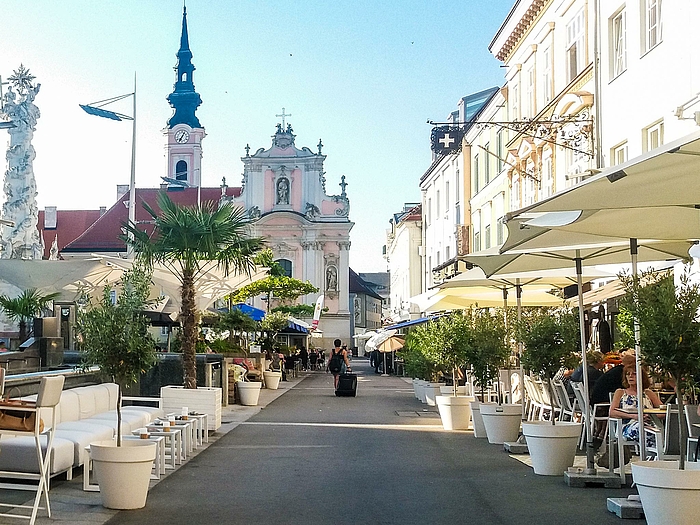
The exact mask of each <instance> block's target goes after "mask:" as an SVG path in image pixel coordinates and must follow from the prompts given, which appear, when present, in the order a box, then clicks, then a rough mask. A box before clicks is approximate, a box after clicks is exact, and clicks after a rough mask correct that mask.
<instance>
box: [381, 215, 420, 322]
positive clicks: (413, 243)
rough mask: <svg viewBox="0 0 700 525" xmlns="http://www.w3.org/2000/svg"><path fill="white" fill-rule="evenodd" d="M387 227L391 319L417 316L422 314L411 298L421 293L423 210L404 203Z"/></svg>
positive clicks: (405, 318) (406, 318)
mask: <svg viewBox="0 0 700 525" xmlns="http://www.w3.org/2000/svg"><path fill="white" fill-rule="evenodd" d="M389 223H390V224H391V228H390V229H389V230H387V236H386V237H387V242H386V255H385V257H386V261H387V267H388V269H389V275H390V278H391V283H390V286H389V290H390V292H389V293H390V296H389V312H388V317H390V318H391V320H392V322H395V323H396V322H399V321H406V320H410V319H415V318H417V317H418V315H419V314H420V311H419V310H418V307H417V306H416V305H415V304H412V303H411V302H410V300H409V299H410V298H411V297H413V296H415V295H419V294H420V293H421V290H422V287H421V283H422V280H421V277H422V271H421V255H420V254H421V247H422V246H421V242H422V235H423V230H422V224H423V214H422V210H421V205H420V204H415V203H412V204H405V205H404V209H403V211H402V212H401V213H395V214H394V216H393V217H392V218H391V220H390V221H389Z"/></svg>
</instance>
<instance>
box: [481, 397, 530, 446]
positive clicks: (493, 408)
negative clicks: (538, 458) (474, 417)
mask: <svg viewBox="0 0 700 525" xmlns="http://www.w3.org/2000/svg"><path fill="white" fill-rule="evenodd" d="M480 408H481V418H482V419H483V420H484V427H486V436H487V437H488V438H489V443H493V444H494V445H502V444H503V443H505V442H506V441H516V440H517V439H518V435H519V434H520V422H521V421H522V415H523V406H522V405H506V404H503V405H497V404H496V403H481V407H480Z"/></svg>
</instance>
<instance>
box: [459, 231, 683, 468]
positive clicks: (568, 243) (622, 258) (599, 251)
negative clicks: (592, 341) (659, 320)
mask: <svg viewBox="0 0 700 525" xmlns="http://www.w3.org/2000/svg"><path fill="white" fill-rule="evenodd" d="M507 226H508V230H509V232H511V231H519V230H520V229H521V224H520V223H519V221H518V220H517V219H511V221H509V222H508V223H507ZM538 230H544V231H538ZM562 233H563V232H559V231H556V230H554V231H553V230H549V229H547V228H536V227H531V234H532V236H531V238H530V240H529V241H523V242H520V243H519V245H518V247H517V251H516V252H515V253H508V252H507V253H503V254H496V253H495V252H491V253H482V254H471V255H468V256H464V257H462V258H461V259H463V260H464V261H466V262H469V263H472V264H475V265H477V266H479V267H480V268H481V269H482V270H484V273H485V274H486V275H487V276H491V275H493V274H496V273H498V272H500V273H506V272H527V271H537V270H549V269H552V268H563V267H565V265H567V264H568V265H569V268H570V269H571V271H572V272H573V271H574V268H575V275H576V279H577V284H578V308H579V328H580V337H581V349H582V352H581V354H582V366H583V370H587V369H588V364H587V362H586V352H585V348H586V340H585V325H584V317H583V291H582V284H583V266H584V263H585V264H586V265H587V266H590V265H595V264H621V263H626V262H628V261H629V255H628V254H629V251H628V248H627V244H626V242H625V241H624V240H622V239H612V240H611V239H609V238H605V237H600V244H598V245H594V244H592V243H591V242H590V235H584V234H575V233H573V232H568V233H567V234H566V235H565V240H561V239H562ZM548 238H551V239H552V243H548V242H547V239H548ZM557 240H558V241H557ZM554 242H559V243H560V244H559V245H557V244H553V243H554ZM506 244H508V243H507V242H506ZM504 246H505V245H504ZM691 246H692V243H690V242H680V241H678V242H651V241H650V242H645V243H644V244H643V245H640V246H637V245H636V243H633V247H632V249H633V251H634V252H635V256H633V271H634V272H636V262H637V260H638V259H639V260H644V261H657V260H668V259H669V258H674V259H687V258H688V250H689V249H690V247H691ZM501 249H503V248H501ZM529 250H532V251H529ZM640 377H641V376H640ZM583 382H584V388H583V390H584V400H585V403H586V406H585V407H584V410H586V413H588V405H589V402H588V374H583ZM640 399H641V397H640ZM589 419H590V418H589ZM592 430H593V429H592V422H589V423H588V424H587V425H586V434H587V443H588V450H587V452H588V453H587V459H588V467H587V471H588V472H593V471H594V470H595V466H594V461H593V448H592Z"/></svg>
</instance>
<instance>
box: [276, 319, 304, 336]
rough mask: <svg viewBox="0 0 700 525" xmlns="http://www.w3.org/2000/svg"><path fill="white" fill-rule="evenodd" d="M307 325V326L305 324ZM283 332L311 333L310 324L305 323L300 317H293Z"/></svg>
mask: <svg viewBox="0 0 700 525" xmlns="http://www.w3.org/2000/svg"><path fill="white" fill-rule="evenodd" d="M304 325H306V326H304ZM281 333H283V334H289V333H297V334H308V333H309V325H307V324H306V323H304V322H303V321H299V319H294V318H293V317H291V318H290V319H289V321H288V325H287V328H285V329H284V330H282V332H281Z"/></svg>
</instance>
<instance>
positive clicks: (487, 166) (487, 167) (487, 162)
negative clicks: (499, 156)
mask: <svg viewBox="0 0 700 525" xmlns="http://www.w3.org/2000/svg"><path fill="white" fill-rule="evenodd" d="M484 149H485V150H486V155H485V156H484V178H485V179H486V182H485V184H488V183H489V182H491V144H490V143H489V142H487V143H486V146H484Z"/></svg>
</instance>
